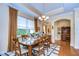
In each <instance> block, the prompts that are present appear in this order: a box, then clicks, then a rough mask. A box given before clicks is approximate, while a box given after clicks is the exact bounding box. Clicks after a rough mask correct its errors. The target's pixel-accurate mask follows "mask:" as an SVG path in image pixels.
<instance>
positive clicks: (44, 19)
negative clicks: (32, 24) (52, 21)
mask: <svg viewBox="0 0 79 59" xmlns="http://www.w3.org/2000/svg"><path fill="white" fill-rule="evenodd" d="M48 19H49V16H44V15H43V16H41V17H39V20H41V21H46V20H48Z"/></svg>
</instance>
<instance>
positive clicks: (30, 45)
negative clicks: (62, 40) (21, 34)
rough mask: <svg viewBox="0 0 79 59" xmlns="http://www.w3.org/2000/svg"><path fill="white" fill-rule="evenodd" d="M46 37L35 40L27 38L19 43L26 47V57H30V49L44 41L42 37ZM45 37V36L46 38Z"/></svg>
mask: <svg viewBox="0 0 79 59" xmlns="http://www.w3.org/2000/svg"><path fill="white" fill-rule="evenodd" d="M45 36H46V35H43V36H40V37H37V38H32V37H29V38H28V39H25V41H20V42H19V43H20V44H21V45H23V46H27V47H28V56H32V48H33V46H34V45H35V44H39V43H40V41H42V40H43V41H44V37H45ZM46 37H47V36H46Z"/></svg>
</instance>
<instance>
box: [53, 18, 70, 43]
mask: <svg viewBox="0 0 79 59" xmlns="http://www.w3.org/2000/svg"><path fill="white" fill-rule="evenodd" d="M70 33H71V21H70V20H69V19H59V20H56V21H54V36H55V40H56V41H57V40H63V41H69V43H70V41H71V39H70V38H71V34H70Z"/></svg>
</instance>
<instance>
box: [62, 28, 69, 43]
mask: <svg viewBox="0 0 79 59" xmlns="http://www.w3.org/2000/svg"><path fill="white" fill-rule="evenodd" d="M61 40H62V41H67V42H70V27H61Z"/></svg>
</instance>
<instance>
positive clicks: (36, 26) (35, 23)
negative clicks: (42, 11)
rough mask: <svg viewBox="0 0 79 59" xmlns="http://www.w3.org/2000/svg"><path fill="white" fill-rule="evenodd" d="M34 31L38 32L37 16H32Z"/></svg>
mask: <svg viewBox="0 0 79 59" xmlns="http://www.w3.org/2000/svg"><path fill="white" fill-rule="evenodd" d="M34 25H35V32H38V18H34Z"/></svg>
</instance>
